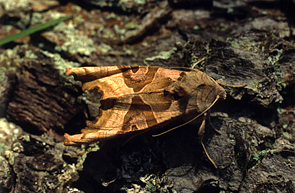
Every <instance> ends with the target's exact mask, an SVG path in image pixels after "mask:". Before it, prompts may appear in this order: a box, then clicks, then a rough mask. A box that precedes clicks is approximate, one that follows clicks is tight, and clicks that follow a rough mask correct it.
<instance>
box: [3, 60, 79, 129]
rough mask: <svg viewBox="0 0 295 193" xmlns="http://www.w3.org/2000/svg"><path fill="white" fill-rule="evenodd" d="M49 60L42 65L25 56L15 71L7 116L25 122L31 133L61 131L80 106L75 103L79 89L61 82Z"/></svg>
mask: <svg viewBox="0 0 295 193" xmlns="http://www.w3.org/2000/svg"><path fill="white" fill-rule="evenodd" d="M51 62H52V61H47V63H46V64H45V63H44V62H38V61H35V60H29V59H27V60H25V61H24V62H23V63H22V68H21V69H20V72H19V73H17V74H16V81H17V84H16V87H15V89H14V90H13V93H12V94H13V99H12V100H11V101H10V102H9V104H8V107H7V113H8V115H9V117H10V118H13V119H14V120H16V121H18V123H19V124H21V125H26V127H28V129H30V130H31V131H32V132H33V133H38V132H40V131H41V132H48V131H49V130H59V131H61V130H62V129H64V126H65V125H66V123H67V122H68V121H69V120H70V119H71V118H72V117H73V116H74V115H75V114H76V113H77V112H78V111H79V110H80V109H81V108H82V107H79V105H75V104H76V103H77V100H76V98H77V96H78V95H79V93H78V91H74V89H73V87H72V88H67V87H66V85H64V83H63V82H65V80H62V79H61V78H60V76H59V72H58V70H56V69H54V67H53V65H54V64H53V63H51ZM73 93H75V94H74V96H73V95H72V94H73ZM75 107H77V108H75ZM36 129H37V130H39V131H37V130H36Z"/></svg>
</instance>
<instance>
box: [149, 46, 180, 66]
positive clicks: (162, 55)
mask: <svg viewBox="0 0 295 193" xmlns="http://www.w3.org/2000/svg"><path fill="white" fill-rule="evenodd" d="M176 51H177V48H176V47H173V48H172V49H171V50H169V51H161V52H160V53H159V55H157V56H153V57H150V58H146V59H145V60H144V63H145V64H146V65H147V66H148V61H153V60H155V59H163V60H167V59H169V58H170V56H171V55H172V54H174V53H175V52H176Z"/></svg>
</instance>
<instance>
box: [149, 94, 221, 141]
mask: <svg viewBox="0 0 295 193" xmlns="http://www.w3.org/2000/svg"><path fill="white" fill-rule="evenodd" d="M218 99H219V95H217V97H216V99H215V100H214V101H213V103H212V104H211V105H210V106H209V107H208V108H207V109H205V110H204V111H203V112H202V113H200V114H199V115H197V116H195V117H194V118H192V119H191V120H189V121H187V122H185V123H183V124H181V125H178V126H176V127H173V128H172V129H169V130H167V131H164V132H162V133H159V134H156V135H152V136H153V137H159V136H160V135H163V134H166V133H168V132H170V131H173V130H175V129H178V128H179V127H183V126H185V125H187V124H189V123H191V122H193V121H195V120H197V119H198V118H199V117H200V116H202V115H203V114H204V113H205V112H206V111H208V110H209V109H211V107H212V106H213V105H214V104H215V103H216V102H217V101H218Z"/></svg>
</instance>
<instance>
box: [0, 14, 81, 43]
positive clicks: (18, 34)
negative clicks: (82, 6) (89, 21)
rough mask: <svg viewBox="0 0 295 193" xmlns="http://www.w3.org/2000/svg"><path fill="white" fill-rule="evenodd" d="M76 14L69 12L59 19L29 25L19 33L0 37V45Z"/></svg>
mask: <svg viewBox="0 0 295 193" xmlns="http://www.w3.org/2000/svg"><path fill="white" fill-rule="evenodd" d="M75 15H76V14H71V15H67V16H65V17H61V18H59V19H55V20H51V21H48V22H46V23H42V24H39V25H36V26H33V27H30V28H28V29H25V30H23V31H21V32H19V33H16V34H12V35H10V36H7V37H5V38H2V39H0V46H2V45H4V44H7V43H9V42H12V41H14V40H16V39H18V38H22V37H24V36H27V35H31V34H33V33H35V32H38V31H41V30H44V29H46V28H49V27H52V26H54V25H56V24H58V23H60V22H63V21H65V20H68V19H71V18H73V17H74V16H75Z"/></svg>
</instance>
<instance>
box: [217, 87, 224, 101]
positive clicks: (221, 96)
mask: <svg viewBox="0 0 295 193" xmlns="http://www.w3.org/2000/svg"><path fill="white" fill-rule="evenodd" d="M216 89H217V92H216V94H217V96H219V100H225V99H226V92H225V90H224V88H223V87H222V86H220V85H217V86H216Z"/></svg>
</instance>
